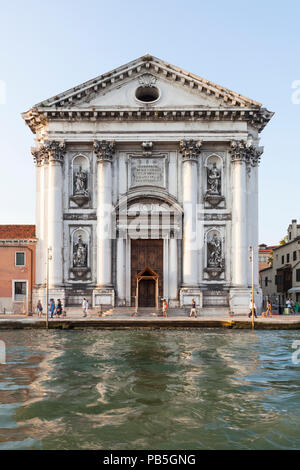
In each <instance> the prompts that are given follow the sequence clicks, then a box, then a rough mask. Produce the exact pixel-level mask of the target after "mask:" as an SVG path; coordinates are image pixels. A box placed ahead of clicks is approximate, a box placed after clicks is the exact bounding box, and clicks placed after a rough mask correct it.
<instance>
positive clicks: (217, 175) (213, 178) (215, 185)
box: [207, 163, 221, 195]
mask: <svg viewBox="0 0 300 470" xmlns="http://www.w3.org/2000/svg"><path fill="white" fill-rule="evenodd" d="M207 194H212V195H220V194H221V172H220V170H218V168H217V165H216V163H213V165H212V167H211V168H207Z"/></svg>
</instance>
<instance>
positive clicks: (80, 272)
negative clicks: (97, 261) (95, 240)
mask: <svg viewBox="0 0 300 470" xmlns="http://www.w3.org/2000/svg"><path fill="white" fill-rule="evenodd" d="M90 245H91V244H90V234H89V232H88V230H86V229H85V228H83V227H78V228H76V229H75V230H73V232H72V233H71V247H70V265H71V266H70V271H71V274H72V278H73V279H75V280H83V279H85V278H87V276H88V274H89V273H90Z"/></svg>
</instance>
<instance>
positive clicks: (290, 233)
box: [289, 232, 292, 240]
mask: <svg viewBox="0 0 300 470" xmlns="http://www.w3.org/2000/svg"><path fill="white" fill-rule="evenodd" d="M289 239H290V240H291V239H292V232H289Z"/></svg>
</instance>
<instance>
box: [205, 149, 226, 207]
mask: <svg viewBox="0 0 300 470" xmlns="http://www.w3.org/2000/svg"><path fill="white" fill-rule="evenodd" d="M223 163H224V162H223V158H222V157H221V156H220V155H218V154H215V153H213V154H211V155H208V156H207V157H206V159H205V163H204V167H205V169H206V176H205V196H204V200H205V202H206V203H207V204H208V205H209V206H211V207H217V206H218V205H219V204H220V203H221V202H222V201H224V199H225V198H224V195H223V194H224V177H223V176H224V172H223V167H224V164H223Z"/></svg>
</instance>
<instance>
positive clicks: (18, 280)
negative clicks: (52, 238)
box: [0, 225, 37, 313]
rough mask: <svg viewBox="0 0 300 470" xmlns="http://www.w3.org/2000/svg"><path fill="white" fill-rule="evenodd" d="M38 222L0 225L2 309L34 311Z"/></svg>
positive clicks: (8, 311) (16, 311) (5, 310)
mask: <svg viewBox="0 0 300 470" xmlns="http://www.w3.org/2000/svg"><path fill="white" fill-rule="evenodd" d="M36 242H37V240H36V237H35V226H34V225H0V313H3V312H6V313H10V312H14V313H26V312H28V311H32V309H33V305H32V287H33V285H34V284H35V248H36Z"/></svg>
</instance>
